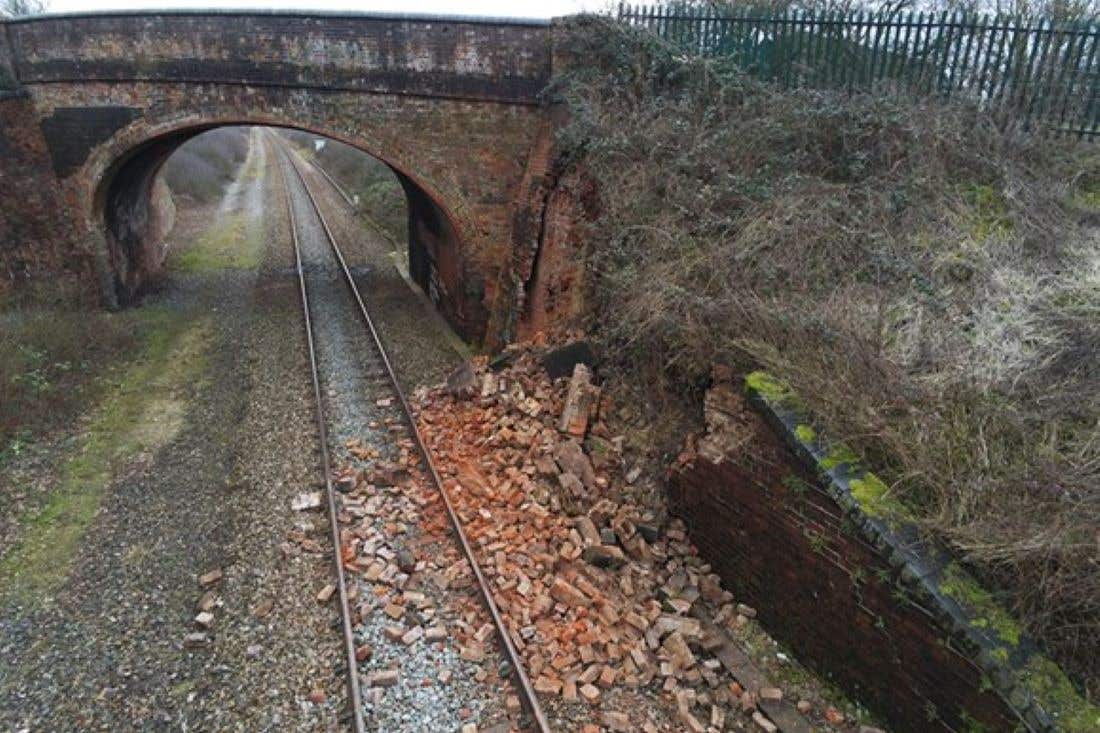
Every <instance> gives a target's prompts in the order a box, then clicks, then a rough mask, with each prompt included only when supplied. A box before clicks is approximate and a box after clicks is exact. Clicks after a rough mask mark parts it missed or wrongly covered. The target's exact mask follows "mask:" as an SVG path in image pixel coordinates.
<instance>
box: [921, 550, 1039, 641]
mask: <svg viewBox="0 0 1100 733" xmlns="http://www.w3.org/2000/svg"><path fill="white" fill-rule="evenodd" d="M940 590H941V591H943V593H944V594H945V595H947V596H950V597H951V598H953V599H954V600H956V601H957V602H958V603H960V604H961V605H963V606H964V607H966V608H967V610H969V611H970V612H971V613H973V614H974V618H973V619H972V620H971V623H972V624H973V625H974V626H976V627H978V628H981V629H986V630H988V631H991V632H993V633H994V634H996V635H997V638H998V639H1000V640H1001V641H1003V642H1005V643H1007V644H1011V645H1012V646H1017V645H1019V643H1020V636H1021V634H1022V633H1023V631H1022V629H1021V628H1020V625H1019V623H1017V622H1016V619H1014V618H1012V615H1011V614H1009V613H1008V611H1006V610H1004V609H1003V608H1001V606H1000V604H998V603H997V601H996V600H994V598H993V595H992V594H991V593H990V592H989V591H987V590H986V589H985V588H983V587H982V586H981V585H980V584H979V583H978V582H977V581H976V580H974V579H973V578H972V577H970V575H969V574H968V573H967V572H966V571H965V570H963V568H962V567H960V566H959V564H958V563H950V564H949V565H948V566H947V567H946V568H944V571H943V578H942V579H941V581H940Z"/></svg>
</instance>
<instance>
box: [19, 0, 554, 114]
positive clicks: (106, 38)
mask: <svg viewBox="0 0 1100 733" xmlns="http://www.w3.org/2000/svg"><path fill="white" fill-rule="evenodd" d="M8 35H9V36H10V38H11V44H12V47H13V49H12V50H13V53H14V55H15V58H16V60H17V70H18V76H19V80H20V81H22V83H24V84H43V83H58V82H71V81H76V80H79V81H81V82H85V83H87V82H138V81H160V82H181V83H213V84H232V85H245V86H255V87H264V86H279V87H294V88H307V89H308V88H317V89H324V90H328V91H350V92H372V93H383V94H400V95H422V96H429V97H434V98H453V99H473V100H485V101H499V102H507V103H511V104H536V103H537V99H538V94H539V92H540V91H541V90H542V89H543V87H544V86H545V85H546V83H547V81H548V80H549V78H550V43H549V36H550V26H549V25H548V24H546V23H542V22H530V21H518V20H493V19H478V18H472V19H469V18H467V19H463V18H434V17H426V16H386V15H360V14H326V13H279V14H265V13H254V12H248V13H244V12H211V11H203V12H168V13H165V12H156V13H128V14H116V13H103V14H99V13H97V14H89V15H66V16H45V17H41V18H33V19H25V20H17V21H12V22H10V23H9V24H8Z"/></svg>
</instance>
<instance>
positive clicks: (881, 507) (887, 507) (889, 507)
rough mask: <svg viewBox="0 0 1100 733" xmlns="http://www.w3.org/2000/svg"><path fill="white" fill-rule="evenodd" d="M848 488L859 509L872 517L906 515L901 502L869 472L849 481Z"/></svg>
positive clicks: (880, 480)
mask: <svg viewBox="0 0 1100 733" xmlns="http://www.w3.org/2000/svg"><path fill="white" fill-rule="evenodd" d="M848 488H849V489H850V490H851V492H852V497H853V498H854V499H855V500H856V501H857V502H859V506H860V508H861V509H862V510H863V511H864V512H866V513H867V514H868V515H870V516H872V517H876V518H880V519H881V518H884V517H903V516H905V515H906V513H907V512H906V509H905V507H904V506H903V505H902V504H901V502H900V501H898V500H897V498H895V497H894V496H893V494H891V493H890V487H889V486H887V485H886V484H885V483H884V482H883V481H882V479H880V478H879V477H878V476H876V475H875V474H873V473H871V472H869V471H868V472H867V473H864V474H863V475H862V476H860V477H859V478H854V479H851V480H850V481H849V482H848Z"/></svg>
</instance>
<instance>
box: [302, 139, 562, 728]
mask: <svg viewBox="0 0 1100 733" xmlns="http://www.w3.org/2000/svg"><path fill="white" fill-rule="evenodd" d="M284 152H286V149H285V148H284ZM296 156H297V154H296V153H295V152H294V151H290V152H289V153H287V157H288V159H289V160H290V164H291V167H292V168H293V169H294V172H295V173H296V174H297V175H298V179H299V180H300V181H301V182H302V187H303V189H304V190H305V192H306V195H307V196H308V197H309V200H310V202H311V203H312V204H313V210H314V211H315V212H317V219H318V221H320V222H321V228H322V229H324V231H325V236H326V238H327V239H328V241H329V245H330V246H331V248H332V252H333V254H334V255H335V256H336V259H337V260H338V261H339V263H340V268H341V270H343V273H344V280H345V282H346V283H347V285H348V289H349V290H350V292H351V294H352V296H354V298H355V301H356V303H357V304H358V305H359V313H360V315H362V317H363V321H364V322H365V323H366V325H367V328H368V330H369V331H370V334H371V338H372V340H373V342H374V345H375V348H376V349H377V351H378V355H379V356H380V357H381V359H382V363H383V365H384V366H385V367H386V374H387V375H388V376H389V380H390V383H391V384H392V385H393V390H394V393H395V394H396V395H397V398H398V400H399V401H400V402H401V408H402V410H403V411H404V413H405V419H406V420H407V421H408V424H409V428H410V431H411V433H412V436H413V442H414V443H416V447H417V450H418V451H419V452H420V455H421V457H422V458H423V459H424V463H425V465H427V467H428V473H430V474H431V477H432V481H433V483H434V484H435V487H436V489H437V490H438V491H439V495H440V496H441V497H442V498H443V504H444V505H445V506H446V508H447V515H448V517H449V518H450V520H451V526H452V527H453V528H454V531H455V534H456V535H457V536H458V540H459V543H460V544H461V545H462V551H463V553H465V555H466V559H467V560H468V561H469V563H470V567H471V568H472V569H473V571H474V576H475V577H476V578H477V582H478V589H479V590H480V591H481V597H482V599H483V600H484V602H485V605H486V607H487V608H488V609H489V614H490V615H491V616H492V618H493V623H494V625H495V626H496V628H497V634H498V635H499V636H500V640H501V646H503V647H504V650H505V654H506V655H507V657H508V661H509V663H510V664H511V667H512V673H513V675H514V676H515V680H516V686H517V687H518V688H519V689H520V692H521V698H522V701H523V704H524V706H525V707H526V708H527V711H528V712H529V713H530V714H531V717H532V718H533V719H534V721H535V725H536V726H537V727H538V730H539V733H551V729H550V724H549V722H548V721H547V719H546V715H545V713H543V711H542V708H541V706H540V705H539V702H538V698H537V696H536V695H535V690H534V688H533V687H532V686H531V681H530V679H529V678H528V677H527V672H526V671H525V670H524V667H523V662H522V660H521V659H520V656H519V652H518V651H516V647H515V645H514V644H513V643H512V637H511V634H509V632H508V627H507V626H506V625H505V623H504V617H503V616H501V614H500V609H499V608H498V607H497V604H496V601H495V600H493V594H492V591H490V590H489V583H488V581H487V580H486V579H485V574H484V573H483V572H482V570H481V566H480V565H479V564H478V562H477V557H476V556H475V555H474V550H473V547H472V546H471V545H470V541H469V539H467V537H466V531H465V530H464V529H463V527H462V522H461V521H460V520H459V518H458V514H457V512H455V508H454V505H453V504H452V503H451V498H450V496H449V495H448V494H447V490H446V489H445V488H444V486H443V479H442V478H441V477H440V475H439V471H438V470H437V469H436V467H435V462H434V461H433V460H432V456H431V453H430V452H429V451H428V448H427V445H426V444H425V443H424V439H423V437H422V436H421V435H420V429H419V428H417V426H416V419H415V418H414V417H413V411H412V408H411V407H410V406H409V402H408V399H406V397H405V392H404V390H403V389H401V383H400V382H399V381H398V379H397V374H396V373H395V372H394V370H393V366H392V365H391V363H390V359H389V356H388V355H387V353H386V349H385V347H384V346H383V345H382V338H381V336H380V335H379V334H378V330H377V328H375V325H374V320H373V319H372V318H371V317H370V313H369V312H368V311H367V306H366V304H365V303H364V302H363V298H362V296H361V295H360V294H359V288H358V287H357V286H356V284H355V279H354V278H353V277H352V276H351V270H350V269H349V268H348V265H347V262H346V261H345V260H344V255H343V253H342V252H341V251H340V246H339V245H338V244H337V242H336V237H335V236H334V235H333V233H332V230H331V229H330V228H329V225H328V221H327V220H326V219H325V217H324V214H323V213H321V207H320V205H319V204H318V203H317V199H316V198H314V196H313V192H312V191H311V190H310V188H309V184H308V183H307V182H306V179H305V176H304V175H303V174H302V171H301V169H300V168H299V167H298V164H297V163H296V162H295V161H294V160H293V158H295V157H296Z"/></svg>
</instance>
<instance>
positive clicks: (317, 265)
mask: <svg viewBox="0 0 1100 733" xmlns="http://www.w3.org/2000/svg"><path fill="white" fill-rule="evenodd" d="M269 140H270V141H271V142H272V144H273V146H274V147H275V149H276V150H278V151H279V153H280V155H281V156H282V161H283V165H282V166H280V169H281V171H282V174H283V184H284V186H283V190H284V195H285V198H286V204H287V209H288V211H289V212H290V226H291V232H292V241H293V246H294V254H295V264H296V270H297V273H298V278H299V290H300V295H301V301H302V312H303V322H304V324H305V331H306V338H307V342H308V351H309V361H310V370H311V379H312V384H313V392H314V399H315V404H316V415H317V424H318V433H319V436H320V440H321V456H322V465H323V469H324V472H325V481H324V485H325V489H324V492H323V493H324V499H325V506H326V509H327V515H328V523H329V530H330V534H331V538H332V546H333V548H334V552H333V556H334V565H335V571H336V577H337V582H336V584H335V585H336V588H335V593H334V595H335V598H336V600H337V602H338V604H339V608H340V614H341V618H340V625H341V630H342V635H343V647H344V649H343V656H344V665H345V668H346V669H347V670H349V672H350V673H349V674H348V675H347V687H348V692H347V694H348V700H349V703H350V708H351V710H350V723H351V725H352V727H353V729H354V730H355V731H356V732H357V733H359V732H360V731H365V730H368V729H379V728H380V727H382V724H381V723H380V720H378V719H375V720H370V721H368V715H367V714H365V710H379V709H380V708H379V707H378V706H377V705H372V703H371V699H374V700H376V701H377V700H378V699H379V698H380V697H381V695H382V694H385V692H384V691H383V692H382V693H381V694H380V693H379V692H378V690H379V689H381V688H378V687H371V688H370V689H369V690H368V692H369V693H370V694H369V695H366V696H365V695H364V689H365V686H364V685H363V684H361V680H360V663H361V661H363V657H364V656H366V655H365V654H363V653H362V650H363V649H364V648H365V647H367V645H366V644H365V643H364V640H365V639H366V640H377V639H378V634H377V631H378V626H379V624H378V619H379V618H380V617H381V615H382V614H383V610H384V611H385V612H386V613H388V614H390V617H391V618H393V617H394V615H395V612H394V611H393V608H394V604H392V603H391V604H390V605H388V606H386V607H385V609H381V608H368V607H367V605H366V604H364V605H360V606H358V607H356V606H353V600H355V599H359V598H367V599H368V602H369V599H370V595H368V594H369V593H371V584H370V583H366V582H364V581H362V580H361V578H360V576H359V573H358V571H359V570H360V569H361V563H360V562H359V560H360V558H355V557H354V555H355V545H353V546H352V553H351V555H352V559H348V554H349V553H348V531H347V526H346V525H347V524H348V522H349V518H350V517H352V516H362V515H363V514H364V513H369V509H370V507H369V503H370V501H373V500H377V499H380V498H382V497H373V498H372V499H368V500H367V503H368V506H366V507H364V504H363V503H362V502H361V501H358V500H356V502H353V501H352V497H348V496H345V495H344V494H342V493H340V492H339V491H338V490H337V487H336V486H335V485H334V475H335V472H336V470H337V468H336V463H337V462H336V461H334V459H333V456H332V453H331V449H332V446H331V445H330V443H335V441H334V434H337V435H336V438H339V437H340V436H339V435H338V433H339V432H341V431H340V430H334V431H331V432H330V429H329V427H330V420H333V414H334V413H335V414H336V418H337V421H342V423H343V425H344V426H345V431H344V432H345V433H346V426H347V425H349V424H356V425H358V424H359V423H362V422H365V423H366V426H369V430H367V431H366V432H368V433H369V434H370V435H371V438H370V440H369V443H370V445H371V446H373V447H372V448H371V449H370V452H372V453H373V456H374V458H380V457H384V456H400V455H403V456H405V457H406V458H409V457H410V456H412V455H415V458H414V459H413V460H412V461H408V460H407V461H406V464H407V465H408V464H411V463H415V467H414V468H413V471H414V472H419V474H420V475H419V476H416V477H415V481H414V482H413V483H414V484H416V483H418V484H419V485H420V486H422V487H423V488H424V491H430V492H434V495H435V496H437V498H438V501H439V502H441V503H442V506H443V508H444V510H445V514H446V518H447V523H449V526H450V532H451V541H452V542H454V543H457V545H458V546H459V547H460V548H461V556H462V558H464V560H465V562H466V563H468V568H469V571H470V572H471V573H472V575H473V578H474V581H475V584H476V587H477V591H478V595H479V596H480V603H481V604H482V607H483V611H484V613H486V614H487V615H488V617H489V618H490V619H491V626H490V625H489V624H483V625H481V627H480V628H479V629H478V631H477V634H476V636H477V637H478V639H479V641H481V640H486V637H488V635H489V633H490V630H491V633H492V634H493V635H495V638H496V641H497V643H498V646H499V650H500V654H501V655H502V661H501V663H500V665H499V666H498V670H500V677H502V678H503V677H508V678H509V679H510V681H511V687H512V689H513V690H514V692H515V696H514V698H518V702H519V706H520V708H521V711H522V713H523V717H522V719H520V718H519V713H520V711H516V710H513V709H510V708H511V706H509V705H508V704H507V702H505V703H503V704H500V701H497V702H496V703H493V702H492V701H489V702H488V703H486V705H485V706H484V709H485V710H488V711H489V712H490V717H492V711H493V710H497V711H498V712H497V717H498V718H500V717H501V716H500V714H499V711H505V719H506V722H507V726H508V728H515V727H519V728H522V729H525V730H534V731H539V733H548V732H549V731H550V726H549V723H548V722H547V719H546V716H545V714H544V713H543V711H542V709H541V707H540V706H539V703H538V700H537V698H536V695H535V692H534V689H533V688H532V686H531V683H530V680H529V679H528V677H527V674H526V672H525V670H524V667H523V662H522V659H521V657H520V655H519V654H518V652H517V650H516V648H515V646H514V645H513V643H512V640H511V638H510V636H509V634H508V631H507V627H506V625H505V623H504V620H503V618H502V616H501V614H500V611H499V609H498V608H497V606H496V603H495V601H494V599H493V595H492V592H491V591H490V589H489V586H488V582H487V580H486V578H485V576H484V574H483V573H482V571H481V568H480V567H479V566H478V563H477V561H476V558H475V556H474V551H473V548H472V547H471V546H470V543H469V541H468V539H467V537H466V533H465V531H464V530H463V527H462V524H461V522H460V521H459V519H458V516H457V515H456V513H455V510H454V506H453V505H452V503H451V500H450V497H449V496H448V494H447V491H446V489H445V487H444V485H443V482H442V480H441V479H440V476H439V473H438V472H437V470H436V468H435V465H434V464H433V462H432V457H431V455H430V453H429V452H428V450H427V449H426V447H425V445H424V442H423V440H422V439H421V436H420V433H419V431H418V430H417V427H416V420H415V419H414V417H413V414H412V410H411V409H410V407H409V403H408V400H407V399H406V397H405V394H404V392H403V390H402V389H401V385H400V383H399V382H398V380H397V377H396V375H395V373H394V370H393V368H392V365H391V363H390V360H389V357H388V355H387V354H386V350H385V348H384V345H383V343H382V340H381V338H380V336H379V333H378V330H377V328H376V326H375V324H374V322H373V320H372V318H371V315H370V313H369V311H368V309H367V307H366V304H365V302H364V300H363V298H362V296H361V295H360V292H359V289H358V287H357V285H356V282H355V279H354V278H353V277H352V272H351V269H350V268H349V266H348V263H347V260H346V259H345V257H344V255H343V253H342V252H341V249H340V246H339V243H338V242H337V240H336V237H335V236H334V235H333V232H332V229H331V228H330V227H329V225H328V222H327V221H326V219H325V217H324V214H323V212H322V210H321V206H320V204H319V202H318V200H317V198H316V196H315V195H314V193H313V191H312V190H311V189H310V184H309V182H308V180H307V176H306V175H305V174H304V173H303V166H304V165H306V164H305V163H304V162H303V161H302V160H301V159H300V158H298V156H297V154H296V153H295V152H294V151H293V150H292V149H290V148H289V146H287V145H286V144H285V143H283V142H282V141H281V140H280V139H279V138H278V136H277V135H273V134H269ZM322 173H323V172H322ZM325 178H326V180H328V181H329V183H330V184H332V185H333V186H334V187H335V188H336V190H337V192H338V193H340V195H341V196H342V197H343V198H345V200H347V197H346V195H345V194H344V192H343V191H342V190H340V189H339V187H337V186H336V185H335V182H334V181H332V180H331V178H328V176H327V175H325ZM292 191H297V192H298V194H294V193H292ZM296 195H297V196H298V197H299V198H298V199H297V202H298V203H299V207H298V212H297V214H296V212H295V209H296V206H295V203H296V198H295V197H296ZM303 198H304V200H305V201H308V208H303V207H305V206H306V204H305V203H304V202H303ZM322 241H323V243H324V244H322ZM325 245H327V247H326V246H325ZM324 249H327V253H322V250H324ZM326 256H327V258H328V260H327V262H326V261H324V257H326ZM349 310H351V311H354V312H355V313H354V316H353V317H350V320H349V316H348V311H349ZM355 322H357V329H358V333H351V331H352V330H355V328H356V326H355V325H354V323H355ZM341 344H343V348H341ZM326 361H329V362H332V363H327V364H326ZM341 361H342V362H343V366H344V367H345V368H344V369H343V370H342V371H343V372H344V373H345V374H344V376H343V377H339V376H337V374H336V373H337V372H339V371H341V370H340V369H339V368H338V367H339V366H340V363H339V362H341ZM349 366H350V367H351V368H350V369H349V368H348V367H349ZM326 367H329V368H330V369H329V371H332V372H333V373H332V374H326V373H325V372H326ZM348 372H353V373H354V375H353V376H348V374H347V373H348ZM326 386H327V389H326ZM364 413H366V414H364ZM372 417H373V418H374V419H371V418H372ZM344 437H345V438H347V437H348V435H345V436H344ZM355 440H357V438H350V439H349V440H348V441H347V442H348V443H349V444H351V443H352V442H354V441H355ZM361 454H362V453H361ZM390 488H391V489H396V487H390ZM391 494H396V492H391ZM385 500H386V501H393V502H396V505H397V506H400V507H405V508H406V509H407V510H409V511H411V513H413V514H415V512H416V510H417V508H418V507H419V508H425V505H427V504H428V503H429V502H430V497H428V495H427V494H421V495H413V496H412V497H411V499H410V498H409V497H403V496H397V495H394V496H392V497H389V498H386V499H385ZM425 511H427V509H425ZM407 513H408V512H407ZM390 524H393V523H392V522H390V523H387V524H385V526H386V527H389V525H390ZM439 526H440V527H442V521H441V522H440V523H439ZM371 532H372V530H371V528H370V527H366V529H365V531H361V532H360V535H362V536H363V537H368V539H366V540H364V541H365V542H367V543H372V544H373V543H374V541H375V540H374V538H373V535H370V533H371ZM360 547H361V546H360ZM386 550H387V552H390V550H389V549H388V548H386ZM379 552H381V550H379ZM391 554H392V553H391ZM376 565H377V563H376ZM349 566H350V567H349ZM368 573H369V570H368ZM410 574H411V572H410ZM399 587H401V588H404V587H405V586H404V585H400V586H399ZM404 595H405V596H406V597H411V598H415V599H417V601H418V602H421V600H420V599H421V598H422V597H423V596H424V594H423V593H419V592H414V593H413V595H411V596H410V594H409V593H407V592H406V593H405V594H404ZM429 595H430V594H429ZM429 602H430V601H429ZM449 603H450V601H449V600H447V599H444V604H445V605H446V604H449ZM427 612H434V609H431V608H429V609H428V611H427ZM468 618H469V616H468ZM386 620H389V619H386ZM463 623H464V622H463V621H462V620H459V621H458V625H459V626H462V625H463ZM435 624H436V628H437V629H438V628H440V627H439V621H438V618H437V619H436V620H435ZM467 625H468V624H467ZM393 628H394V627H393V626H392V625H390V626H388V627H387V628H386V629H385V632H386V633H387V634H388V635H389V636H390V639H389V640H390V642H393V643H395V644H396V642H397V638H395V634H394V632H393ZM399 628H400V627H399ZM416 628H417V627H416V626H414V628H413V629H412V630H410V632H409V633H411V634H412V635H413V636H416V633H417V632H416V631H415V629H416ZM407 639H408V636H405V637H402V639H401V640H402V642H403V643H406V644H408V643H409V642H407V641H406V640H407ZM417 643H426V642H423V641H419V637H417V638H414V640H413V642H412V644H417ZM447 643H448V641H444V642H443V646H444V648H445V649H446V648H447V647H446V644H447ZM387 648H388V647H387ZM392 651H393V650H392V649H391V650H389V652H392ZM450 658H451V659H453V664H454V667H455V679H456V682H457V681H461V682H462V683H463V684H467V683H469V684H470V685H473V684H474V683H473V681H471V680H465V679H462V680H459V676H460V675H463V674H465V675H474V676H475V677H476V678H477V684H478V685H480V687H477V688H476V692H477V694H484V693H485V689H486V682H485V680H484V679H483V678H482V675H483V674H484V672H483V671H479V672H476V673H475V672H474V671H473V670H474V668H473V667H471V666H470V665H469V664H467V662H469V661H470V660H469V659H468V655H467V650H466V649H463V650H462V652H461V655H460V656H454V657H450ZM437 664H438V660H437ZM448 671H449V670H448ZM444 673H446V672H444ZM442 674H443V673H441V675H442ZM487 676H488V675H486V677H487ZM385 684H394V682H393V681H392V680H391V679H390V678H387V679H386V682H385ZM396 684H405V685H410V686H411V685H417V684H421V683H420V682H417V681H415V680H413V679H401V680H400V681H398V682H396ZM444 684H446V683H444ZM488 687H489V688H491V687H492V684H491V683H489V684H488ZM463 689H473V687H468V688H463ZM494 689H495V688H494ZM460 693H461V691H458V692H456V694H458V695H459V697H458V698H455V699H457V700H458V702H460V703H462V704H463V705H465V706H467V707H463V708H462V710H464V711H468V709H469V706H472V705H474V704H475V702H476V701H472V700H468V699H461V694H460ZM490 694H491V692H490ZM514 698H512V697H511V696H509V699H514ZM445 702H446V701H445ZM409 707H411V708H413V710H411V711H410V712H409V713H408V714H409V715H410V716H415V715H417V714H418V713H423V711H417V710H415V707H416V704H415V703H412V704H410V705H409ZM459 717H460V718H461V716H459ZM418 720H420V721H421V722H420V723H418V724H415V725H418V727H417V729H423V728H421V727H419V726H422V725H424V722H423V721H425V720H426V718H424V717H420V718H418ZM410 721H411V718H410ZM432 722H433V723H436V724H438V723H439V722H441V721H439V720H433V721H432ZM461 722H463V721H462V720H461V719H460V720H452V721H449V724H450V725H451V726H452V728H451V729H453V728H454V727H457V726H458V724H460V723H461ZM368 724H369V727H368ZM409 724H410V725H413V723H411V722H410V723H409ZM496 724H497V725H503V724H504V723H503V722H502V721H501V720H499V719H498V720H497V721H496ZM386 725H388V726H389V727H386V728H385V729H392V727H393V725H394V721H393V720H390V721H389V722H388V723H387V724H386Z"/></svg>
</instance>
